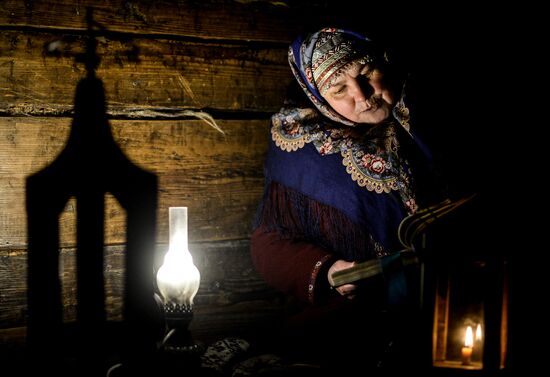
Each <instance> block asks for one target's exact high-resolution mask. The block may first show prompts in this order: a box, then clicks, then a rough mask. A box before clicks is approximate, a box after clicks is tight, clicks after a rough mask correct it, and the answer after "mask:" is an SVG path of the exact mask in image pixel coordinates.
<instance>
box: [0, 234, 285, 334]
mask: <svg viewBox="0 0 550 377" xmlns="http://www.w3.org/2000/svg"><path fill="white" fill-rule="evenodd" d="M189 249H190V252H191V254H192V255H193V261H194V263H195V265H196V266H197V267H198V268H199V270H200V272H201V285H200V288H199V291H198V293H197V296H196V297H195V311H196V317H197V318H196V320H194V321H193V322H194V323H193V329H195V330H196V331H199V332H204V333H207V332H208V331H209V330H211V329H210V328H209V327H210V326H212V325H215V326H218V327H220V326H221V327H220V329H218V330H221V328H223V326H224V325H228V324H230V323H232V326H234V327H238V325H239V324H241V325H244V324H245V322H246V321H248V320H250V321H251V322H258V323H260V322H262V320H265V318H266V317H273V316H276V315H280V314H282V313H281V312H280V310H281V308H282V306H281V304H282V303H281V302H280V299H281V295H280V294H279V293H277V292H276V291H274V290H273V289H272V288H270V287H268V286H267V285H266V283H265V282H264V281H263V279H262V278H261V277H260V276H259V275H258V273H257V272H256V271H255V269H254V266H253V265H252V261H251V258H250V253H249V241H248V240H238V241H223V242H202V243H192V244H190V246H189ZM166 250H167V245H166V244H159V245H158V247H157V250H156V251H153V252H155V253H156V260H157V262H156V265H157V268H158V266H160V264H161V263H162V258H163V255H164V253H165V252H166ZM26 255H27V253H26V250H0V260H2V263H1V264H0V285H1V286H2V296H1V297H2V301H1V303H0V329H2V328H12V327H20V326H25V325H26V305H27V304H26V303H27V299H26V286H27V284H26V277H27V275H26V270H27V264H26V261H27V258H26ZM104 258H105V263H104V265H105V270H104V274H105V295H106V313H107V318H108V319H109V320H113V321H117V320H121V319H122V294H123V290H124V286H123V281H124V268H123V264H124V246H110V247H106V248H105V251H104ZM75 259H76V250H75V249H62V250H61V251H60V281H61V283H62V292H63V309H64V311H63V315H64V321H65V322H72V321H74V320H75V319H76V308H77V301H76V271H75ZM152 267H153V266H152ZM245 312H246V313H245ZM218 316H221V317H222V318H221V322H220V318H218ZM258 323H256V324H255V325H258ZM251 324H252V323H251ZM252 325H254V324H252ZM203 327H204V328H203Z"/></svg>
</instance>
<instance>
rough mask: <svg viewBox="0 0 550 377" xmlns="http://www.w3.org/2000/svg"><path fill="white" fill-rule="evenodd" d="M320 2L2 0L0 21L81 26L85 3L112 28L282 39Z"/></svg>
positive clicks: (314, 14)
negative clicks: (76, 0)
mask: <svg viewBox="0 0 550 377" xmlns="http://www.w3.org/2000/svg"><path fill="white" fill-rule="evenodd" d="M324 5H325V4H324V2H313V3H312V2H308V3H307V4H303V5H302V4H300V3H293V4H289V3H288V2H285V1H267V0H266V1H232V2H227V1H225V2H220V1H208V0H203V1H199V2H197V1H194V2H185V1H184V2H182V1H178V2H174V1H145V0H141V1H140V0H138V1H131V2H130V1H122V0H108V1H94V0H80V1H78V2H76V3H75V2H74V1H71V0H34V1H32V2H29V1H21V0H4V1H3V5H2V6H0V25H10V26H12V27H15V26H22V25H24V26H33V27H44V28H63V29H74V30H85V29H86V19H85V14H86V9H87V8H88V7H91V8H92V9H93V15H94V20H95V21H96V22H98V23H99V24H101V25H103V26H104V27H106V28H108V29H109V30H111V31H116V32H122V33H148V34H159V35H180V36H188V37H196V38H210V39H225V40H246V41H268V42H283V43H287V42H289V41H290V40H291V39H292V38H294V36H295V35H296V34H297V33H299V32H301V31H302V30H304V27H305V26H304V25H307V23H308V20H310V19H315V18H321V17H323V16H324V17H325V18H326V17H327V13H328V12H325V8H324ZM306 8H307V9H306ZM306 11H307V12H308V17H307V18H306V17H303V14H305V12H306ZM305 30H307V29H305Z"/></svg>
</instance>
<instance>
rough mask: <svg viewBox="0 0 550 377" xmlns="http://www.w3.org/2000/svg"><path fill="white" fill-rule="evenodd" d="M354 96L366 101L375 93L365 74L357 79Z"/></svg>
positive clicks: (358, 99)
mask: <svg viewBox="0 0 550 377" xmlns="http://www.w3.org/2000/svg"><path fill="white" fill-rule="evenodd" d="M353 89H354V97H355V100H356V101H357V102H365V101H366V100H367V98H369V97H370V96H371V95H372V94H373V93H374V89H373V87H372V86H371V85H370V84H369V80H368V79H367V78H366V77H365V76H359V77H357V78H356V79H355V85H354V88H353Z"/></svg>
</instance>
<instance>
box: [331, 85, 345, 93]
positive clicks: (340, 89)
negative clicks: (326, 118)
mask: <svg viewBox="0 0 550 377" xmlns="http://www.w3.org/2000/svg"><path fill="white" fill-rule="evenodd" d="M345 91H346V87H345V86H341V87H340V88H339V89H337V90H335V91H334V92H333V93H332V94H334V95H340V94H343V93H344V92H345Z"/></svg>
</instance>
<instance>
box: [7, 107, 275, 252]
mask: <svg viewBox="0 0 550 377" xmlns="http://www.w3.org/2000/svg"><path fill="white" fill-rule="evenodd" d="M70 123H71V119H70V118H33V117H28V118H19V117H16V118H9V117H7V118H1V117H0V161H2V166H1V167H0V171H1V174H0V229H2V232H1V233H0V249H2V248H5V249H13V248H21V249H24V248H25V247H26V242H27V240H26V210H25V179H26V177H27V176H29V175H30V174H32V173H34V172H36V171H38V170H40V169H42V168H43V167H45V166H46V165H48V164H49V163H51V162H52V161H53V160H54V158H55V156H57V154H58V153H60V152H61V150H62V149H63V146H64V144H65V141H66V140H67V138H68V135H69V131H70ZM217 123H218V124H219V126H220V127H221V128H222V129H223V130H224V132H225V134H222V133H220V132H219V131H217V130H215V129H214V128H212V127H210V126H209V125H207V124H206V123H204V122H202V121H199V120H170V121H155V120H141V121H137V120H136V121H134V120H113V121H111V129H112V133H113V137H114V139H115V141H116V142H117V143H118V144H119V146H120V147H121V149H122V150H123V152H124V153H125V154H126V155H127V156H128V157H129V158H130V159H131V160H132V161H133V162H134V163H136V164H138V165H139V166H140V167H142V168H144V169H146V170H148V171H151V172H154V173H156V174H157V176H158V179H159V207H158V212H157V219H158V225H157V228H158V229H157V231H158V237H157V240H158V241H159V242H166V241H167V239H168V237H167V234H168V233H167V231H168V207H170V206H187V207H189V239H190V241H191V242H199V241H214V240H231V239H243V238H247V237H248V236H249V234H250V227H251V223H252V219H253V217H254V213H255V210H256V207H257V205H258V203H259V200H260V197H261V194H262V190H263V170H262V165H263V160H264V154H265V151H266V149H267V135H268V127H269V121H268V120H246V121H240V120H220V121H218V122H217ZM97 153H98V154H99V153H101V151H99V150H98V151H97ZM93 158H94V156H90V159H93ZM75 207H76V206H75V203H74V202H73V201H69V202H68V203H67V205H66V207H65V210H64V212H62V214H61V216H60V227H61V230H60V232H61V235H60V242H61V245H62V246H63V247H74V246H75V229H76V228H75V218H76V210H75ZM124 229H125V214H124V211H123V210H122V208H121V207H120V206H119V205H118V203H116V201H115V200H114V199H113V198H112V197H110V196H108V197H107V198H106V223H105V233H106V240H105V243H106V244H110V245H112V244H121V243H124V242H125V230H124Z"/></svg>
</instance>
